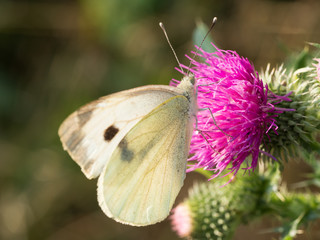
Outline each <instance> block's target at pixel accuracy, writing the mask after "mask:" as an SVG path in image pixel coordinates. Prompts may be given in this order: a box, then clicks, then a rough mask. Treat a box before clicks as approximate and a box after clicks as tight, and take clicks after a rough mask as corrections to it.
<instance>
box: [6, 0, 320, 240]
mask: <svg viewBox="0 0 320 240" xmlns="http://www.w3.org/2000/svg"><path fill="white" fill-rule="evenodd" d="M214 16H217V17H218V23H217V25H216V26H215V28H214V30H213V31H212V32H211V34H210V35H211V37H212V38H213V39H214V40H215V42H216V44H217V45H218V46H219V47H221V48H224V49H232V50H236V51H237V52H238V53H239V54H241V55H243V56H246V57H248V58H249V59H250V60H251V61H252V62H253V63H254V64H255V66H256V68H257V69H258V70H259V69H260V68H265V67H266V65H267V64H268V63H269V62H270V63H271V65H272V66H276V65H277V64H278V65H279V64H281V62H282V61H283V60H285V59H286V56H287V55H288V54H290V53H292V52H294V51H296V50H301V49H302V48H303V47H304V46H305V43H306V41H309V42H320V1H317V0H314V1H312V0H309V1H308V0H305V1H303V0H300V1H299V0H286V1H284V0H282V1H276V0H273V1H272V0H256V1H254V0H241V1H240V0H238V1H236V0H211V1H209V0H197V1H196V0H185V1H178V0H161V1H159V0H78V1H75V0H63V1H62V0H55V1H53V0H52V1H50V0H42V1H37V0H33V1H27V0H1V1H0V239H6V240H26V239H28V240H29V239H32V240H38V239H39V240H40V239H47V240H55V239H60V240H64V239H80V240H82V239H94V240H98V239H99V240H100V239H113V240H120V239H153V240H158V239H178V238H177V237H176V235H175V233H173V232H172V231H171V229H170V222H169V221H168V220H166V221H164V222H162V223H160V224H156V225H154V226H150V227H145V228H135V227H130V226H124V225H121V224H118V223H116V222H114V221H113V220H110V219H108V218H107V217H106V216H105V215H104V214H103V213H102V211H101V210H100V208H99V206H98V203H97V200H96V180H91V181H89V180H87V179H86V178H85V176H84V175H83V174H82V172H81V171H80V168H79V167H78V166H77V165H76V164H75V163H74V162H73V161H72V160H71V158H70V157H69V156H68V155H67V153H66V152H64V151H63V149H62V147H61V143H60V141H59V139H58V135H57V130H58V127H59V125H60V123H61V122H62V121H63V119H64V118H65V117H67V115H68V114H70V113H71V112H73V111H74V110H76V109H77V108H78V107H79V106H81V105H83V104H85V103H87V102H89V101H92V100H94V99H97V98H98V97H100V96H103V95H107V94H110V93H113V92H116V91H120V90H124V89H128V88H132V87H137V86H141V85H146V84H168V82H169V81H170V79H171V78H177V79H179V78H180V77H181V75H180V74H179V73H178V72H177V71H175V70H174V67H175V66H176V65H177V64H176V62H175V59H174V57H173V54H172V52H171V50H170V49H169V47H168V44H167V42H166V40H165V38H164V36H163V33H162V31H161V29H160V28H159V26H158V23H159V22H160V21H162V22H163V23H164V24H165V25H166V29H167V31H168V34H169V37H170V39H171V41H172V44H173V46H174V49H175V50H176V52H177V55H178V56H179V57H180V60H181V62H183V63H186V64H188V61H187V60H186V58H185V57H184V55H185V54H186V53H189V52H190V51H191V50H193V43H192V33H193V30H194V29H195V27H196V23H197V22H200V21H203V22H204V23H207V24H210V22H211V19H212V18H213V17H214ZM308 171H310V169H308V167H307V166H305V165H304V164H303V163H300V162H291V163H287V164H285V172H284V175H285V180H286V184H288V186H289V188H290V184H291V183H294V182H297V181H299V180H301V178H303V176H304V174H305V173H306V172H308ZM201 180H203V179H202V178H201V177H199V176H198V175H197V174H195V173H191V174H188V175H187V179H186V184H185V187H184V188H183V189H182V192H181V194H180V195H179V197H178V200H177V202H179V201H182V199H183V198H184V197H186V196H187V189H188V187H189V186H190V185H192V183H193V182H194V181H201ZM274 226H277V222H276V221H275V220H274V219H270V218H266V219H264V220H263V221H260V222H255V223H251V224H249V225H246V226H241V227H240V229H238V231H237V234H236V236H235V239H271V238H272V237H277V235H275V234H269V233H268V234H262V232H263V231H264V230H266V229H270V228H271V227H274ZM317 236H320V230H319V229H318V228H317V227H311V228H309V229H307V232H306V233H305V234H304V235H302V236H300V237H299V238H298V239H318V238H317Z"/></svg>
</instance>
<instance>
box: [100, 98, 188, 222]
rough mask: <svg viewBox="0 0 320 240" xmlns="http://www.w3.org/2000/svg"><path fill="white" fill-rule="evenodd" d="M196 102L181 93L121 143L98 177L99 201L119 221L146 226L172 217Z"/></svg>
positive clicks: (151, 113)
mask: <svg viewBox="0 0 320 240" xmlns="http://www.w3.org/2000/svg"><path fill="white" fill-rule="evenodd" d="M189 110H190V102H189V101H188V99H187V98H186V97H184V96H175V97H172V98H170V99H168V100H167V101H165V102H163V103H162V104H161V105H159V106H158V107H156V108H155V109H154V110H152V111H151V112H150V113H149V114H147V115H146V116H145V117H143V118H142V119H141V120H140V121H139V122H138V123H137V124H136V125H135V126H134V127H133V128H132V129H131V130H130V131H129V132H128V133H127V134H126V135H125V136H124V137H123V138H122V140H121V141H120V142H119V144H118V146H117V147H116V149H115V150H114V152H113V154H112V156H111V158H110V160H109V162H108V163H107V165H106V167H105V168H104V170H103V172H102V173H101V175H100V177H99V180H98V200H99V204H100V206H101V208H102V209H103V211H104V212H105V213H106V214H107V215H108V216H109V217H112V218H114V219H115V220H116V221H119V222H122V223H125V224H130V225H135V226H144V225H149V224H153V223H156V222H159V221H161V220H163V219H164V218H166V217H167V216H168V214H169V212H170V209H171V208H172V205H173V203H174V201H175V198H176V196H177V195H178V193H179V191H180V189H181V187H182V185H183V181H184V178H185V171H186V159H187V156H188V152H189V144H190V138H191V134H192V121H191V119H190V111H189Z"/></svg>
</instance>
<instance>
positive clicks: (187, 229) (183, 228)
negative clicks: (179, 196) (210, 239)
mask: <svg viewBox="0 0 320 240" xmlns="http://www.w3.org/2000/svg"><path fill="white" fill-rule="evenodd" d="M190 214H191V211H190V209H189V206H188V205H187V204H183V203H182V204H179V205H178V206H177V207H176V208H174V209H173V210H172V215H171V216H170V220H171V225H172V230H173V231H175V232H176V233H177V235H178V236H179V237H181V238H183V237H187V236H189V235H190V234H191V231H192V219H191V216H190Z"/></svg>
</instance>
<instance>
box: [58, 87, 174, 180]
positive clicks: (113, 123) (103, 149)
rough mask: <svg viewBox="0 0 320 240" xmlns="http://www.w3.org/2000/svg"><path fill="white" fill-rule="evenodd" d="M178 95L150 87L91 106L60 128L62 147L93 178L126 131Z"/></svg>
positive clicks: (116, 94)
mask: <svg viewBox="0 0 320 240" xmlns="http://www.w3.org/2000/svg"><path fill="white" fill-rule="evenodd" d="M177 94H179V93H178V92H177V89H176V88H174V87H170V86H162V85H156V86H155V85H151V86H144V87H139V88H135V89H132V90H127V91H122V92H118V93H115V94H111V95H109V96H106V97H102V98H100V99H98V100H97V101H94V102H91V103H89V104H87V105H85V106H83V107H81V108H80V109H79V110H77V111H76V112H74V113H73V114H71V115H70V116H69V117H68V118H67V119H66V120H65V121H64V122H63V123H62V124H61V126H60V128H59V136H60V139H61V141H62V143H63V147H64V149H65V150H67V151H68V153H69V154H70V156H71V157H72V158H73V160H74V161H75V162H77V164H78V165H79V166H80V167H81V169H82V171H83V172H84V174H85V175H86V176H87V177H88V178H89V179H90V178H95V177H97V176H99V174H100V173H101V171H102V169H103V167H104V166H105V165H106V163H107V162H108V160H109V158H110V156H111V154H112V153H113V151H114V149H115V148H116V147H117V145H118V144H119V142H120V141H121V139H122V138H123V137H124V136H125V135H126V134H127V133H128V131H129V130H130V129H131V128H132V127H133V126H134V125H135V124H136V123H137V122H138V121H139V120H141V118H142V117H143V116H145V115H146V114H148V113H149V112H151V111H152V109H154V108H155V107H157V106H158V105H159V104H161V103H162V102H164V101H166V100H167V99H169V98H171V97H172V96H175V95H177Z"/></svg>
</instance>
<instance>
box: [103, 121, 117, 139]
mask: <svg viewBox="0 0 320 240" xmlns="http://www.w3.org/2000/svg"><path fill="white" fill-rule="evenodd" d="M118 132H119V129H118V128H116V127H115V126H113V125H111V126H110V127H108V128H107V129H106V130H105V131H104V134H103V138H104V140H105V141H107V142H109V141H111V140H112V139H113V138H114V136H115V135H116V134H117V133H118Z"/></svg>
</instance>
